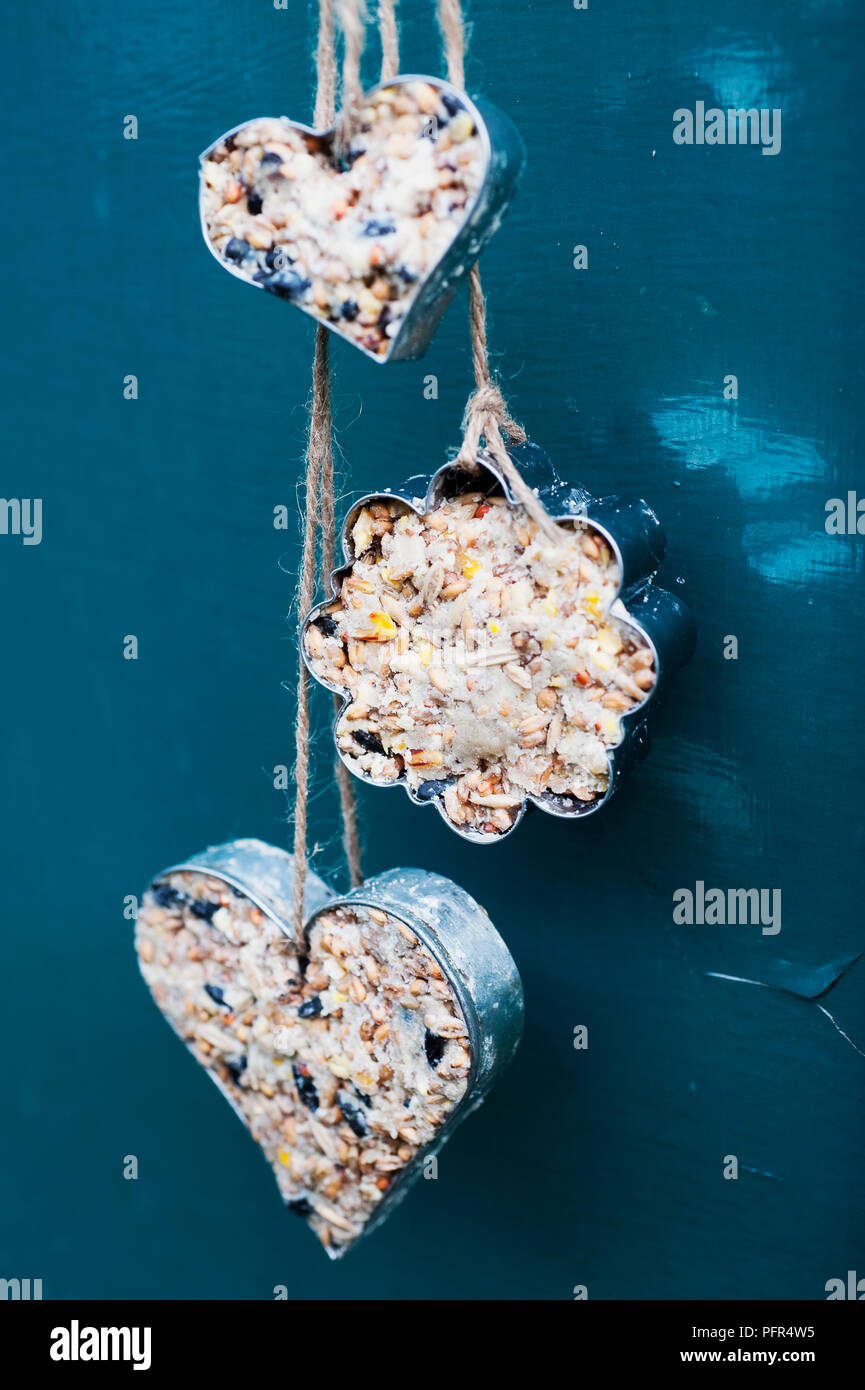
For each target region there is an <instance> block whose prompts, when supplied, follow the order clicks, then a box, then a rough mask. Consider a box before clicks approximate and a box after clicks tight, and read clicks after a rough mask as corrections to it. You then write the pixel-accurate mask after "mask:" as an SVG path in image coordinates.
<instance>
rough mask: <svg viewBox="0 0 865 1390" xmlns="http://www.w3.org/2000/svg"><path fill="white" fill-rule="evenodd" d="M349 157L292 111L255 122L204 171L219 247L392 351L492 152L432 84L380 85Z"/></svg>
mask: <svg viewBox="0 0 865 1390" xmlns="http://www.w3.org/2000/svg"><path fill="white" fill-rule="evenodd" d="M367 102H368V104H367V105H366V106H365V107H364V108H363V109H362V111H361V113H360V121H359V129H358V130H357V131H356V133H355V134H354V135H353V137H352V140H351V143H350V145H349V148H348V151H347V154H346V157H345V160H344V163H345V165H346V167H345V168H341V167H338V166H337V164H336V163H335V161H334V154H333V150H332V147H331V142H330V141H329V140H322V139H321V138H319V137H316V136H313V135H310V134H305V133H304V132H303V131H300V130H298V129H296V128H295V127H294V126H292V124H291V123H290V122H289V121H287V120H286V119H285V118H284V117H282V118H280V119H278V120H273V119H263V120H257V121H252V122H251V123H250V124H248V125H245V126H244V127H243V128H242V129H241V130H239V131H237V132H236V134H234V135H232V136H229V137H228V138H227V139H226V140H224V141H222V142H221V143H220V144H218V145H217V146H215V148H214V149H213V150H212V151H211V152H210V153H209V155H208V157H207V159H206V160H205V162H204V166H203V169H202V200H203V210H204V218H205V222H206V225H207V231H208V235H209V238H210V241H211V243H212V244H213V246H214V247H215V248H216V249H217V250H218V252H219V253H220V255H221V256H222V257H223V258H224V259H225V260H226V261H229V262H231V263H232V264H233V265H234V266H236V267H237V268H238V269H240V270H242V271H243V273H244V274H245V275H247V276H248V277H249V278H250V279H251V280H254V281H256V282H257V283H259V284H261V285H263V286H264V288H265V289H267V290H270V291H271V292H272V293H273V294H276V295H279V296H280V297H281V298H284V299H291V300H293V301H294V302H295V303H297V304H300V305H302V306H303V308H304V309H307V310H309V312H311V313H313V314H315V315H316V316H317V317H319V318H321V319H325V320H327V321H328V322H330V323H333V324H337V325H338V327H339V329H340V332H342V333H343V334H344V335H345V336H346V337H348V338H350V339H351V340H352V341H353V342H355V343H357V344H359V345H360V346H361V347H364V348H366V349H367V350H368V351H370V352H373V353H375V354H377V355H378V356H383V355H384V354H385V353H386V352H387V350H388V346H389V343H390V339H391V338H394V337H395V336H396V334H397V332H398V331H399V327H400V324H401V322H402V320H403V318H404V316H405V313H406V311H407V309H408V307H409V305H410V304H411V302H412V300H413V299H414V297H415V294H416V293H417V290H418V286H419V284H420V282H421V281H422V280H423V279H424V278H425V277H426V276H427V274H428V273H429V271H430V270H431V269H432V268H433V266H434V265H436V263H437V262H438V261H439V260H440V259H441V257H442V255H443V254H444V252H445V250H446V249H447V247H448V246H449V245H450V243H451V242H452V241H453V239H454V237H455V235H456V233H457V231H458V230H459V228H460V226H461V225H462V223H463V222H464V221H465V219H466V217H467V215H468V212H469V208H470V205H471V203H472V202H473V200H474V198H475V196H476V194H477V192H478V189H479V188H480V185H481V183H482V181H483V175H484V168H485V159H484V151H483V146H482V143H481V138H480V136H479V134H478V132H477V129H476V127H475V123H474V118H473V117H472V116H471V115H470V113H469V111H468V110H467V109H466V107H465V106H464V105H463V104H462V103H461V102H459V101H458V100H457V99H456V98H455V97H454V96H453V95H452V94H451V93H449V92H442V91H441V90H440V89H439V88H436V87H433V86H431V85H430V84H428V83H425V82H409V83H402V84H398V85H395V86H390V87H385V88H382V89H381V90H379V91H377V92H373V93H372V94H371V95H370V96H369V97H368V99H367Z"/></svg>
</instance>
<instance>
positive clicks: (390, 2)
mask: <svg viewBox="0 0 865 1390" xmlns="http://www.w3.org/2000/svg"><path fill="white" fill-rule="evenodd" d="M378 32H379V38H380V39H381V80H382V82H388V81H390V79H391V78H392V77H396V75H397V73H398V72H399V35H398V33H397V27H396V0H378Z"/></svg>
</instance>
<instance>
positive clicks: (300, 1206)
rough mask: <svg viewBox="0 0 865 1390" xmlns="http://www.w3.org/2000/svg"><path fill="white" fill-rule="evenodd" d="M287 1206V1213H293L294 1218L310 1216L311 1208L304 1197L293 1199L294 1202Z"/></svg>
mask: <svg viewBox="0 0 865 1390" xmlns="http://www.w3.org/2000/svg"><path fill="white" fill-rule="evenodd" d="M287 1205H288V1209H289V1211H293V1212H294V1214H295V1216H312V1207H311V1206H310V1204H309V1202H308V1201H307V1200H306V1198H305V1197H295V1199H294V1201H293V1202H289V1203H288V1204H287Z"/></svg>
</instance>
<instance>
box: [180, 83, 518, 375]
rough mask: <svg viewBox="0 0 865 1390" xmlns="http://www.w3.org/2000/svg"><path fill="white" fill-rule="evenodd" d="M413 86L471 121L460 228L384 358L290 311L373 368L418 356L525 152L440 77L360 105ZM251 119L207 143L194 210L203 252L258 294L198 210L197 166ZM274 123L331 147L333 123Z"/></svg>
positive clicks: (512, 186) (501, 124)
mask: <svg viewBox="0 0 865 1390" xmlns="http://www.w3.org/2000/svg"><path fill="white" fill-rule="evenodd" d="M413 82H421V83H425V84H426V85H427V86H430V87H434V88H436V90H437V91H439V92H441V94H442V97H443V99H445V101H447V102H450V103H451V104H452V105H456V106H457V107H460V108H463V109H464V110H465V111H467V112H468V114H469V115H470V116H471V117H472V119H473V121H474V123H475V127H476V129H477V132H478V135H479V137H480V140H481V144H482V147H483V158H484V173H483V178H482V181H481V184H480V187H479V188H478V191H477V193H476V194H475V197H474V200H473V202H472V203H471V205H470V206H469V210H468V213H467V214H466V217H465V220H464V221H463V222H462V223H461V225H460V227H459V228H458V230H457V232H456V234H455V236H454V238H453V240H452V241H451V243H450V245H449V246H448V247H447V249H446V250H445V252H444V254H443V255H442V257H441V259H440V260H439V261H438V262H437V263H436V264H435V265H434V266H433V267H432V269H431V270H430V271H428V273H427V275H426V278H425V279H424V280H423V281H422V282H421V283H420V285H419V287H418V289H417V292H416V294H415V296H414V299H413V300H412V302H411V304H410V306H409V308H408V310H407V312H406V313H405V315H404V316H403V319H402V322H401V324H400V327H399V331H398V332H397V333H396V335H395V337H393V338H392V339H391V341H390V347H389V348H388V350H387V352H386V353H384V354H381V355H379V354H378V353H375V352H372V351H370V350H369V349H368V348H366V347H364V346H363V345H362V344H361V343H358V342H353V340H352V339H351V338H349V337H348V336H347V335H346V333H344V332H343V331H342V330H341V329H340V325H339V321H337V320H330V319H326V318H322V317H321V316H320V315H318V314H316V313H315V312H314V311H313V310H312V309H311V308H307V306H306V305H305V304H298V305H297V307H298V308H300V309H302V310H303V312H304V313H306V314H309V315H310V317H311V318H314V319H315V321H316V323H322V324H324V326H325V328H329V329H330V330H331V331H332V332H333V333H335V334H336V335H337V337H339V338H342V339H343V341H345V342H349V343H351V345H352V346H353V347H356V348H357V349H358V350H359V351H360V352H362V353H364V354H365V356H367V357H369V358H371V359H372V361H373V362H379V363H384V362H398V361H402V360H406V359H411V358H416V357H423V355H424V353H425V352H426V350H427V348H428V347H429V344H430V342H431V341H432V338H433V336H434V334H435V331H436V329H437V328H438V325H439V322H440V320H441V317H442V315H443V313H444V311H445V309H446V308H447V306H448V304H449V303H450V301H451V300H452V299H453V296H454V294H455V293H456V290H457V287H458V285H459V283H460V280H461V279H462V278H463V277H464V276H465V275H466V274H467V272H468V271H469V270H470V269H471V267H472V266H473V265H474V263H475V261H476V260H477V259H478V257H479V256H480V254H481V252H482V251H483V250H484V248H485V247H486V245H487V243H488V242H489V241H490V239H491V238H492V236H493V235H494V234H495V233H496V232H497V231H498V229H499V226H500V225H501V221H502V218H503V217H504V215H505V213H506V212H507V209H508V206H509V204H510V202H511V200H512V198H513V196H514V194H515V192H516V188H517V183H518V181H519V177H520V174H521V172H522V167H523V163H524V161H525V147H524V145H523V142H522V137H521V136H520V133H519V131H518V130H517V128H516V126H515V125H514V123H513V121H511V120H510V118H509V117H508V116H506V115H505V114H504V112H502V111H500V110H499V109H498V107H496V106H494V105H493V104H492V103H491V102H488V101H485V100H483V99H482V98H478V100H477V101H472V99H471V98H470V97H468V96H466V94H465V92H461V91H459V89H458V88H456V87H454V86H453V85H452V84H451V83H450V82H446V81H445V80H444V79H443V78H440V77H426V76H422V75H416V74H408V75H405V74H400V76H398V77H392V78H390V79H388V80H386V81H383V82H379V83H377V84H376V85H375V86H374V87H371V88H370V89H369V91H368V92H367V93H366V94H365V99H368V98H369V97H370V96H372V95H373V94H374V93H375V92H377V91H379V90H380V89H382V88H389V87H398V86H400V85H405V84H408V83H413ZM254 119H255V118H254ZM254 119H253V120H251V121H242V122H241V123H240V124H239V125H236V126H234V127H232V129H231V130H227V131H226V132H225V133H224V134H223V135H220V136H219V138H218V139H217V140H214V141H213V143H212V144H210V145H208V147H207V149H206V150H204V151H203V152H202V154H201V155H200V156H199V160H200V164H201V168H202V175H201V185H200V190H201V191H200V198H199V205H200V212H201V231H202V235H203V236H204V240H205V242H206V244H207V248H208V250H209V251H210V252H211V254H212V255H213V256H214V257H215V258H216V260H217V261H218V262H219V264H220V265H221V266H222V267H223V269H224V270H227V271H228V272H229V273H230V274H231V275H234V276H236V277H237V278H238V279H239V280H243V281H244V282H245V283H246V284H253V285H255V286H256V288H258V289H263V288H266V286H264V285H263V284H261V283H259V282H256V281H254V280H252V279H251V278H250V276H249V275H248V274H246V273H245V272H244V271H243V270H242V269H241V267H240V266H238V265H233V264H232V263H231V262H230V261H227V260H225V259H224V257H223V256H222V255H220V252H219V251H218V249H217V248H216V247H215V246H214V244H213V242H212V240H211V237H210V232H209V229H208V226H207V217H206V215H205V204H204V194H205V182H204V173H203V170H204V164H205V162H206V161H207V160H208V159H209V157H210V156H211V154H212V153H213V151H214V150H215V149H216V148H217V147H218V146H219V145H221V144H222V143H223V141H225V140H228V139H230V138H231V137H232V136H234V135H237V134H238V132H239V131H241V130H243V129H245V127H246V126H249V125H252V124H254ZM257 119H261V118H260V117H259V118H257ZM281 119H282V120H288V123H289V125H291V126H292V128H293V129H295V130H297V131H300V133H301V134H302V135H304V136H307V137H309V138H310V139H312V140H314V141H316V142H317V143H318V146H319V148H320V150H321V151H322V153H324V154H328V153H329V151H330V149H331V148H332V142H333V137H334V134H335V131H336V125H332V126H329V127H328V128H327V129H326V130H315V129H313V127H312V126H308V125H304V124H303V123H302V122H300V121H291V120H289V118H287V117H282V118H281Z"/></svg>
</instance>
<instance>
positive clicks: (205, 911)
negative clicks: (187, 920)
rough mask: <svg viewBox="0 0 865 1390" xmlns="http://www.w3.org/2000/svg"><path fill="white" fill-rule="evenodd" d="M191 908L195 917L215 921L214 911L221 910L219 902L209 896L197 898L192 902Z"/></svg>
mask: <svg viewBox="0 0 865 1390" xmlns="http://www.w3.org/2000/svg"><path fill="white" fill-rule="evenodd" d="M189 910H190V912H191V913H192V915H193V917H200V918H201V919H202V920H203V921H205V922H212V921H213V914H214V912H218V911H219V903H214V902H211V901H210V899H209V898H196V899H195V900H194V902H192V903H190V905H189Z"/></svg>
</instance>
